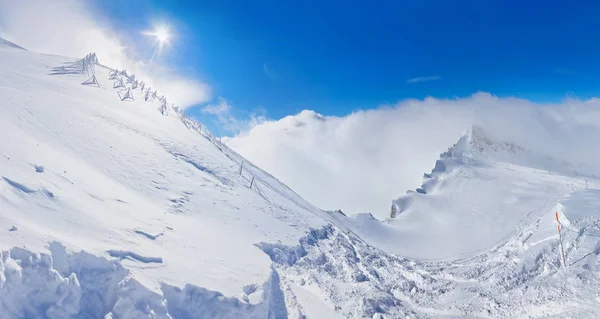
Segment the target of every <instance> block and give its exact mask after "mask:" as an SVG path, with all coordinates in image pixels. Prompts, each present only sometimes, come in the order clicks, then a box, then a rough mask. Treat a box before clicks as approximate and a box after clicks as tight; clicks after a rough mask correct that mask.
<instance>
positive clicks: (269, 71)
mask: <svg viewBox="0 0 600 319" xmlns="http://www.w3.org/2000/svg"><path fill="white" fill-rule="evenodd" d="M263 70H264V71H265V74H266V75H267V76H268V77H269V78H271V79H278V78H280V77H281V75H280V74H279V73H278V72H277V71H275V70H273V69H272V68H271V67H269V66H268V65H267V64H266V63H264V64H263Z"/></svg>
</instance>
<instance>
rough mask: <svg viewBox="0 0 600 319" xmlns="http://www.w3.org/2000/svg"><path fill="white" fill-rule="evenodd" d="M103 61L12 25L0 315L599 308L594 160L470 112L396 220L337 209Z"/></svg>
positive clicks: (5, 66) (3, 62) (3, 67)
mask: <svg viewBox="0 0 600 319" xmlns="http://www.w3.org/2000/svg"><path fill="white" fill-rule="evenodd" d="M96 62H97V61H95V56H93V55H88V56H87V57H86V58H85V59H84V60H76V59H70V58H63V57H58V56H50V55H41V54H37V53H32V52H28V51H24V50H22V49H21V48H20V47H18V46H16V45H14V44H12V43H8V42H5V41H0V97H2V98H3V101H4V102H3V103H4V104H3V106H2V107H1V108H0V134H2V136H3V138H2V139H1V140H0V143H1V144H0V146H1V147H0V149H1V151H2V155H3V156H2V157H0V319H9V318H10V319H12V318H105V319H108V318H147V317H151V318H176V319H187V318H269V319H273V318H335V317H339V318H403V317H410V318H463V317H483V318H504V317H511V318H512V317H548V316H557V317H597V316H598V315H599V313H600V311H599V310H598V309H597V306H596V305H597V304H598V302H600V297H599V295H598V289H597V287H598V285H599V284H600V273H599V266H600V264H599V261H598V255H600V216H599V215H598V213H597V212H598V211H599V210H600V191H599V190H598V188H600V182H599V181H598V180H597V178H596V177H595V175H594V170H593V168H585V167H581V166H576V165H571V164H569V163H562V162H561V161H560V160H557V159H553V158H551V157H548V156H543V155H540V154H534V153H530V152H528V151H527V150H524V149H522V148H520V147H518V146H517V145H514V144H511V143H507V142H500V141H494V140H492V139H491V138H489V137H488V136H487V135H486V132H485V131H484V130H483V129H481V128H477V127H473V128H471V129H470V130H469V131H468V132H467V133H466V134H465V135H464V136H463V137H461V138H460V139H459V142H458V143H457V144H456V145H454V146H453V147H451V148H450V149H449V150H448V152H445V153H443V154H441V156H440V160H439V161H437V162H436V163H435V164H434V165H433V166H434V168H433V170H432V172H431V173H429V174H425V175H424V180H423V185H422V186H421V187H420V188H418V189H416V190H414V191H410V192H408V193H407V194H406V196H403V197H401V198H398V199H397V200H395V201H394V203H395V204H396V205H397V207H398V209H399V213H398V215H397V216H396V217H395V218H393V219H388V220H386V221H383V222H382V221H378V220H376V219H374V218H373V217H372V216H371V215H370V214H359V215H356V216H346V215H344V214H343V213H342V212H325V211H322V210H320V209H318V208H316V207H314V206H313V205H311V204H310V203H308V202H306V201H305V200H304V199H302V198H301V197H300V196H298V195H297V194H296V193H294V192H293V191H292V190H291V189H289V188H288V187H287V186H285V185H283V184H281V183H280V182H279V181H278V180H277V179H276V178H275V177H273V176H271V175H270V174H268V173H266V172H264V171H262V170H261V169H259V168H258V167H256V166H254V165H253V164H252V163H250V162H248V161H246V160H245V159H244V158H242V157H241V156H240V155H238V154H237V153H236V152H234V151H232V150H231V149H229V148H228V147H227V146H226V145H223V144H221V143H220V141H219V140H217V139H215V138H214V137H212V136H211V135H210V134H208V133H207V132H206V131H204V130H203V129H202V127H201V125H200V124H198V123H196V122H194V121H192V120H191V119H189V118H187V117H185V116H184V115H182V114H181V113H178V112H177V111H176V109H174V108H172V107H171V106H167V103H165V102H164V101H162V102H161V101H160V98H159V96H161V94H159V93H156V94H153V92H155V91H154V90H155V89H154V88H153V89H152V91H151V92H149V91H148V89H147V88H146V90H145V91H142V89H141V85H140V83H139V82H135V81H134V80H132V77H131V76H130V75H128V74H126V72H123V71H122V70H113V69H110V68H108V67H106V66H103V65H101V64H99V63H96ZM90 72H91V73H90ZM88 73H89V74H88ZM90 76H92V77H91V78H90ZM94 77H95V78H96V81H97V83H96V82H94V81H92V82H89V83H87V82H86V81H88V80H89V79H93V78H94ZM117 82H118V83H117ZM82 83H83V85H82ZM90 83H91V84H94V85H89V84H90ZM115 83H117V84H118V85H117V86H121V84H122V86H124V87H125V88H126V90H127V92H129V93H131V95H132V98H133V99H132V100H131V101H126V102H123V101H121V99H122V97H123V95H122V94H121V96H119V95H118V94H117V92H118V90H119V89H122V88H117V89H114V88H113V87H114V86H115ZM134 83H135V84H134ZM138 85H140V86H139V87H134V86H138ZM158 89H160V88H158ZM123 92H125V91H123ZM151 93H152V94H151ZM146 97H148V101H145V98H146ZM166 98H167V99H168V97H166ZM4 137H5V138H4ZM31 163H43V166H41V165H37V164H31ZM32 167H34V169H32ZM575 168H577V170H576V171H575ZM50 189H51V190H52V191H50ZM555 212H558V213H559V215H560V220H561V224H562V225H563V228H564V229H565V231H564V232H563V234H562V236H563V244H564V249H565V255H566V263H567V265H568V267H567V268H566V269H563V268H561V265H560V259H559V258H558V252H559V245H558V240H557V239H558V234H557V233H556V232H557V230H556V226H557V225H556V223H555V221H554V218H555V217H554V213H555ZM596 235H597V236H596Z"/></svg>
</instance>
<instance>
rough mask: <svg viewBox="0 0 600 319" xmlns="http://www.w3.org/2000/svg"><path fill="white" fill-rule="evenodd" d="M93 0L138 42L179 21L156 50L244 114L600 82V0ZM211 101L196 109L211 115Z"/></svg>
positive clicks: (523, 92)
mask: <svg viewBox="0 0 600 319" xmlns="http://www.w3.org/2000/svg"><path fill="white" fill-rule="evenodd" d="M93 4H94V5H95V6H96V9H99V10H100V11H101V12H102V13H103V14H102V15H103V16H104V17H106V18H108V19H109V20H110V22H111V24H112V25H113V26H114V27H116V28H118V30H120V32H121V33H122V34H121V36H122V37H125V38H129V39H130V40H131V41H133V42H140V41H144V39H143V38H142V37H141V36H139V35H138V33H139V31H140V30H145V29H148V28H150V26H151V25H152V24H156V23H159V22H161V21H162V22H164V23H166V24H168V25H170V26H171V29H172V30H173V32H174V34H175V35H176V38H174V40H173V43H172V45H171V47H170V48H169V50H167V51H166V52H165V53H164V54H163V55H162V56H160V57H158V58H157V59H160V62H161V63H162V64H166V65H168V66H170V67H171V68H173V69H175V70H177V71H178V72H179V73H182V74H184V75H186V76H192V77H194V78H197V79H200V80H202V81H204V82H206V83H208V84H209V85H210V86H211V87H212V90H213V94H212V96H213V98H214V100H215V101H216V100H217V99H218V97H223V98H225V99H227V101H228V102H229V103H230V104H231V105H233V112H234V113H235V116H239V117H244V116H248V115H249V114H250V113H251V112H252V111H253V110H256V109H259V110H262V111H264V112H266V115H267V116H268V117H269V118H273V119H278V118H281V117H284V116H286V115H290V114H295V113H297V112H299V111H301V110H303V109H313V110H315V111H317V112H319V113H322V114H325V115H338V116H341V115H345V114H348V113H350V112H352V111H354V110H357V109H369V108H375V107H377V106H379V105H381V104H386V103H395V102H397V101H399V100H402V99H406V98H419V99H420V98H423V97H425V96H434V97H439V98H444V97H449V98H452V97H463V96H468V95H471V94H472V93H474V92H477V91H486V92H490V93H492V94H496V95H499V96H517V97H523V98H527V99H531V100H534V101H544V102H547V101H558V100H560V99H562V98H564V97H565V96H567V95H570V96H577V97H580V98H587V97H590V96H595V95H597V93H598V92H597V87H598V79H599V78H600V77H599V76H598V74H600V72H599V71H600V60H599V57H600V41H599V39H598V31H600V19H598V18H597V12H600V3H594V2H592V1H589V2H588V1H578V2H565V1H562V2H559V1H506V0H503V1H500V0H498V1H491V0H490V1H485V0H482V1H462V0H458V1H431V0H430V1H349V2H348V1H347V2H340V1H294V2H292V1H264V0H257V1H242V0H238V1H232V0H221V1H217V0H211V1H202V0H199V1H166V0H129V1H127V2H123V1H100V0H94V1H93ZM136 47H139V46H136ZM142 47H143V46H142ZM139 54H140V55H141V56H142V57H144V56H146V57H147V56H149V55H150V54H151V53H150V52H148V51H139ZM411 79H412V80H411ZM200 107H201V106H199V107H197V108H192V109H190V111H189V112H190V113H191V114H192V115H197V116H198V117H200V118H201V119H205V118H204V117H205V116H206V115H204V114H202V113H201V112H200V111H199V110H200ZM212 129H213V131H214V130H216V131H217V133H219V131H221V134H225V132H223V131H222V129H220V128H218V127H212Z"/></svg>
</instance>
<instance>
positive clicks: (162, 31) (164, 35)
mask: <svg viewBox="0 0 600 319" xmlns="http://www.w3.org/2000/svg"><path fill="white" fill-rule="evenodd" d="M153 35H154V37H156V41H158V44H160V45H161V46H162V45H165V44H167V43H169V39H170V38H171V34H170V33H169V29H168V28H167V27H166V26H160V27H158V28H156V30H154V32H153Z"/></svg>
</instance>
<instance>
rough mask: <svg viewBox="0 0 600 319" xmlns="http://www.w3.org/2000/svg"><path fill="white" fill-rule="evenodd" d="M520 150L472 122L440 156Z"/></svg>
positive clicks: (520, 149) (465, 155) (506, 152)
mask: <svg viewBox="0 0 600 319" xmlns="http://www.w3.org/2000/svg"><path fill="white" fill-rule="evenodd" d="M522 151H525V149H524V148H523V147H521V146H519V145H517V144H515V143H513V142H508V141H502V140H500V139H496V138H494V137H492V135H491V134H489V132H488V131H487V130H486V129H484V128H483V127H481V126H479V125H476V124H473V125H471V126H470V127H469V128H468V129H467V130H466V131H465V132H464V133H463V134H462V135H461V137H460V138H459V139H458V141H457V142H456V144H454V145H453V146H452V147H450V148H449V149H448V151H446V152H445V153H443V154H442V157H453V158H464V157H478V156H481V155H484V154H486V155H491V154H493V153H504V154H515V153H517V152H522Z"/></svg>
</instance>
